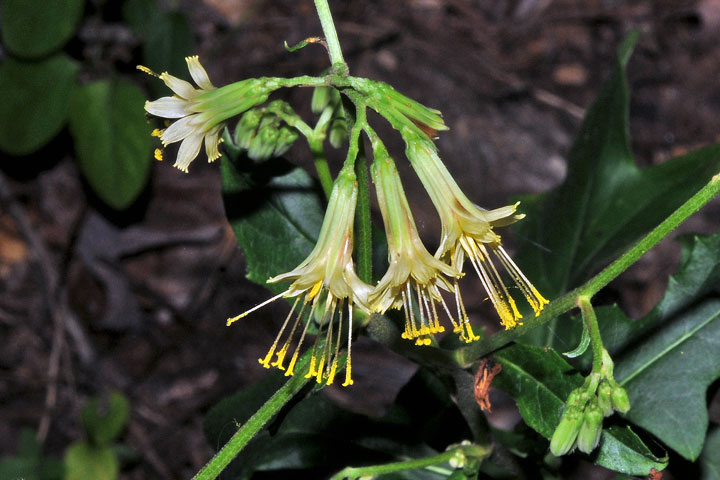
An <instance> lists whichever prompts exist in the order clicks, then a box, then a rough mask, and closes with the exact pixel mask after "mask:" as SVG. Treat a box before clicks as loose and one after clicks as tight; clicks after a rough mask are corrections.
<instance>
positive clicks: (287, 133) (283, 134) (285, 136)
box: [272, 127, 300, 157]
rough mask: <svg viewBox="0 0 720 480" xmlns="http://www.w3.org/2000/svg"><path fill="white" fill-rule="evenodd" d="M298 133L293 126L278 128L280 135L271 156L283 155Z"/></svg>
mask: <svg viewBox="0 0 720 480" xmlns="http://www.w3.org/2000/svg"><path fill="white" fill-rule="evenodd" d="M299 135H300V134H299V133H298V132H297V130H295V129H294V128H290V127H283V128H281V129H280V135H279V136H278V139H277V141H276V142H275V151H274V152H273V154H272V156H273V157H279V156H281V155H283V154H284V153H285V152H287V151H288V150H289V149H290V147H291V146H292V144H293V143H295V140H297V138H298V136H299Z"/></svg>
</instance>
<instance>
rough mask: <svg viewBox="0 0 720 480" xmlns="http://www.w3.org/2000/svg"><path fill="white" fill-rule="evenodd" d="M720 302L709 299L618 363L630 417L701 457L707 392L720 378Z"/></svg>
mask: <svg viewBox="0 0 720 480" xmlns="http://www.w3.org/2000/svg"><path fill="white" fill-rule="evenodd" d="M719 344H720V301H718V300H709V301H707V302H705V303H703V304H701V305H699V306H697V307H695V308H692V309H690V310H688V311H687V312H686V313H684V314H683V315H680V316H679V317H678V318H675V319H673V320H672V321H671V322H669V323H667V324H665V325H663V328H662V329H661V330H659V331H658V332H657V333H656V334H654V335H653V336H651V337H650V338H648V339H647V340H646V341H644V342H643V343H642V344H641V345H640V346H638V347H636V348H633V350H632V351H631V352H629V353H628V354H627V355H626V356H624V357H623V358H622V359H621V360H620V361H619V362H618V363H617V364H616V368H615V378H616V379H617V380H618V381H619V382H620V384H621V385H622V386H623V387H624V388H625V389H626V390H627V392H628V395H629V396H630V405H631V409H630V411H629V412H628V414H627V418H629V419H630V420H632V421H633V422H634V423H636V424H638V425H640V426H641V427H643V428H645V429H646V430H648V431H650V432H652V433H653V434H655V435H657V436H658V437H659V438H660V439H661V440H662V441H663V442H664V443H665V444H666V445H668V446H669V447H670V448H672V449H673V450H675V451H676V452H678V453H679V454H680V455H682V456H683V457H685V458H687V459H690V460H695V459H696V458H697V456H698V455H699V454H700V451H701V450H702V445H703V441H704V439H705V432H706V430H707V425H708V417H707V406H706V404H705V392H706V390H707V387H708V385H710V383H711V382H712V381H713V380H715V379H716V378H718V377H720V355H717V346H718V345H719Z"/></svg>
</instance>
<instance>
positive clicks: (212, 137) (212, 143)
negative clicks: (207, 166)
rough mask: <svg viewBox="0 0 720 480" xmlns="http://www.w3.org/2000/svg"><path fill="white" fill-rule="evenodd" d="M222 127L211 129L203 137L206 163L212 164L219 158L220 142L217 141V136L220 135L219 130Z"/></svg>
mask: <svg viewBox="0 0 720 480" xmlns="http://www.w3.org/2000/svg"><path fill="white" fill-rule="evenodd" d="M222 127H223V125H222V124H220V125H217V126H216V127H213V128H211V129H210V131H209V132H208V133H207V134H206V135H205V153H206V154H207V157H208V162H213V161H215V160H217V159H218V158H220V150H218V145H220V142H219V140H218V136H219V135H220V129H221V128H222Z"/></svg>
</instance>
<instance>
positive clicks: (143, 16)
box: [123, 0, 194, 95]
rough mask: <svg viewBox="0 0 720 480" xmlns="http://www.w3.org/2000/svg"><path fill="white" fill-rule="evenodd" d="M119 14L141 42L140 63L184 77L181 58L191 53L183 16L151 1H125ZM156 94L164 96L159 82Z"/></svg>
mask: <svg viewBox="0 0 720 480" xmlns="http://www.w3.org/2000/svg"><path fill="white" fill-rule="evenodd" d="M123 15H124V16H125V18H126V19H127V21H128V23H129V24H130V25H131V26H132V28H133V30H135V32H136V33H137V34H138V35H140V36H142V37H143V38H144V39H145V41H144V42H143V46H142V53H143V62H144V63H145V65H146V66H147V67H149V68H151V69H152V70H155V71H156V72H158V73H160V72H165V71H167V72H170V73H171V74H173V75H175V76H176V77H184V78H188V77H189V74H188V70H187V64H186V63H185V60H184V58H185V57H186V56H188V55H192V54H193V49H194V46H193V36H192V29H191V28H190V24H189V23H188V20H187V18H186V17H185V16H184V15H183V14H181V13H179V12H166V11H163V10H161V9H159V8H158V6H157V2H155V1H154V0H129V1H128V2H126V3H125V5H124V6H123ZM154 85H156V87H154V88H157V89H158V93H160V94H162V95H166V94H167V93H166V92H167V88H166V87H165V85H163V84H162V83H157V82H156V83H154Z"/></svg>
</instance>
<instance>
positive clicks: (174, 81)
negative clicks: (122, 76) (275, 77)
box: [137, 56, 277, 172]
mask: <svg viewBox="0 0 720 480" xmlns="http://www.w3.org/2000/svg"><path fill="white" fill-rule="evenodd" d="M185 61H186V62H187V65H188V70H189V71H190V76H191V77H192V79H193V80H194V81H195V83H196V84H197V86H198V88H195V87H194V86H193V85H192V84H191V83H190V82H186V81H185V80H182V79H180V78H177V77H174V76H172V75H170V74H169V73H167V72H163V73H161V74H160V75H158V74H157V73H155V72H153V71H152V70H150V69H149V68H147V67H144V66H142V65H138V67H137V68H138V69H139V70H142V71H143V72H145V73H147V74H149V75H153V76H155V77H158V78H159V79H160V80H162V81H163V82H165V85H167V86H168V87H169V88H170V90H172V91H173V93H174V95H173V96H171V97H162V98H159V99H157V100H155V101H153V102H149V101H148V102H145V110H146V111H147V112H148V113H150V114H151V115H155V116H157V117H161V118H167V119H170V120H175V122H174V123H172V125H170V126H169V127H168V128H166V129H164V130H159V129H156V130H154V131H153V135H154V136H157V137H160V141H161V142H162V144H163V146H164V147H166V146H168V145H169V144H171V143H175V142H181V143H180V149H179V150H178V154H177V159H176V160H175V165H174V166H175V167H177V168H179V169H180V170H182V171H183V172H187V171H188V166H189V165H190V163H191V162H192V161H193V160H194V159H195V157H197V156H198V153H200V147H201V146H202V144H203V140H204V142H205V153H206V154H207V157H208V161H210V162H212V161H214V160H216V159H218V158H219V157H220V151H219V150H218V145H219V144H220V142H221V140H220V131H221V130H222V128H223V127H224V126H225V121H227V120H228V119H229V118H231V117H233V116H235V115H238V114H240V113H242V112H244V111H245V110H247V109H249V108H252V107H254V106H255V105H258V104H260V103H263V102H264V101H266V100H267V98H268V96H269V94H270V92H272V90H274V89H275V88H277V86H272V87H270V86H268V85H267V83H268V82H266V81H265V80H264V79H262V78H250V79H247V80H243V81H240V82H236V83H232V84H230V85H226V86H224V87H220V88H216V87H215V86H214V85H213V84H212V82H210V78H209V77H208V74H207V72H206V71H205V69H204V68H203V66H202V65H201V64H200V60H199V59H198V57H197V56H194V57H186V58H185ZM162 156H163V155H162V150H161V149H157V150H156V151H155V157H156V158H157V159H158V160H162Z"/></svg>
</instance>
